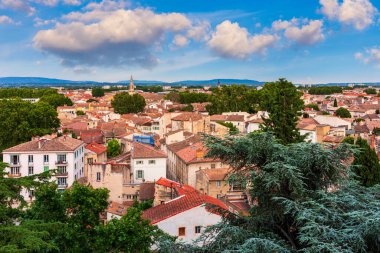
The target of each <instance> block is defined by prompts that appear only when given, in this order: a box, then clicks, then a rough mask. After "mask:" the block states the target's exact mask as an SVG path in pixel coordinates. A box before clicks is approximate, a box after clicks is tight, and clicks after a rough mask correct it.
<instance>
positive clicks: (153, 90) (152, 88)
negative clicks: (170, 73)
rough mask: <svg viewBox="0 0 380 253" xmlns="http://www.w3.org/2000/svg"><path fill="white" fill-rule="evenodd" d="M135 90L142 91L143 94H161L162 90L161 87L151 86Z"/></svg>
mask: <svg viewBox="0 0 380 253" xmlns="http://www.w3.org/2000/svg"><path fill="white" fill-rule="evenodd" d="M136 89H137V90H142V91H144V92H154V93H157V92H163V91H164V89H163V88H162V85H153V86H137V87H136Z"/></svg>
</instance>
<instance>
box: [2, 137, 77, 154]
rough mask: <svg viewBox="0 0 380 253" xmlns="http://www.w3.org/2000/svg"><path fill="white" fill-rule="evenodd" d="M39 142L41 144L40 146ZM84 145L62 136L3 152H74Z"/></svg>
mask: <svg viewBox="0 0 380 253" xmlns="http://www.w3.org/2000/svg"><path fill="white" fill-rule="evenodd" d="M38 142H40V146H39V144H38ZM82 144H83V142H82V141H81V140H78V139H74V138H71V137H69V136H61V137H57V138H54V139H40V140H32V141H29V142H25V143H21V144H19V145H17V146H14V147H11V148H8V149H6V150H4V151H3V152H30V151H74V150H76V149H77V148H78V147H79V146H80V145H82Z"/></svg>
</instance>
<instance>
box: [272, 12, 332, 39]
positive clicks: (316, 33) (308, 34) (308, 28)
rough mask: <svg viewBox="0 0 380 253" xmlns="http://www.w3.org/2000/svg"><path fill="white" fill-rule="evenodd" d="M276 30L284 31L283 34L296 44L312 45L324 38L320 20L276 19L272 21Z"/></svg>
mask: <svg viewBox="0 0 380 253" xmlns="http://www.w3.org/2000/svg"><path fill="white" fill-rule="evenodd" d="M272 29H273V30H274V31H276V32H280V31H284V36H285V38H287V39H288V40H290V41H293V42H295V43H297V44H298V45H312V44H316V43H318V42H321V41H323V40H324V38H325V36H324V34H323V21H322V20H308V19H304V20H299V19H297V18H293V19H291V20H289V21H288V20H276V21H274V22H273V23H272Z"/></svg>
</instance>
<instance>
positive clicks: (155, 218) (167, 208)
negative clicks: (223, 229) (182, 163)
mask: <svg viewBox="0 0 380 253" xmlns="http://www.w3.org/2000/svg"><path fill="white" fill-rule="evenodd" d="M156 183H157V184H165V185H168V184H169V186H168V187H172V188H175V189H176V190H177V191H179V192H181V190H182V194H180V196H179V197H178V198H175V199H173V200H170V201H168V202H166V203H164V204H161V205H157V206H155V207H152V208H149V209H148V210H146V211H144V212H143V218H144V219H148V220H150V221H151V223H152V224H155V223H157V222H160V221H162V220H165V219H168V218H170V217H172V216H175V215H177V214H179V213H182V212H185V211H188V210H190V209H192V208H194V207H197V206H200V205H203V204H209V205H212V206H215V207H217V208H222V209H224V210H228V207H227V206H226V205H225V204H224V203H223V202H222V201H221V200H219V199H216V198H213V197H210V196H207V195H203V194H201V193H199V192H198V191H196V190H195V189H194V188H192V187H191V186H181V185H179V184H178V183H176V182H173V181H171V180H168V179H164V178H160V179H159V180H158V181H157V182H156ZM184 187H185V188H184ZM206 210H208V211H209V212H213V213H216V212H215V210H213V209H211V208H209V207H206Z"/></svg>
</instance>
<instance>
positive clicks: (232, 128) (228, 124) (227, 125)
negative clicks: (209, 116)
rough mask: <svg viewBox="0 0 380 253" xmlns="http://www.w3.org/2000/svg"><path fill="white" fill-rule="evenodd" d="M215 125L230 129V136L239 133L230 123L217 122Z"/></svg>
mask: <svg viewBox="0 0 380 253" xmlns="http://www.w3.org/2000/svg"><path fill="white" fill-rule="evenodd" d="M217 123H218V124H220V125H222V126H225V127H228V128H229V129H230V130H229V133H230V134H238V133H239V129H238V128H237V127H236V126H234V124H232V123H231V122H224V121H218V122H217Z"/></svg>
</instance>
